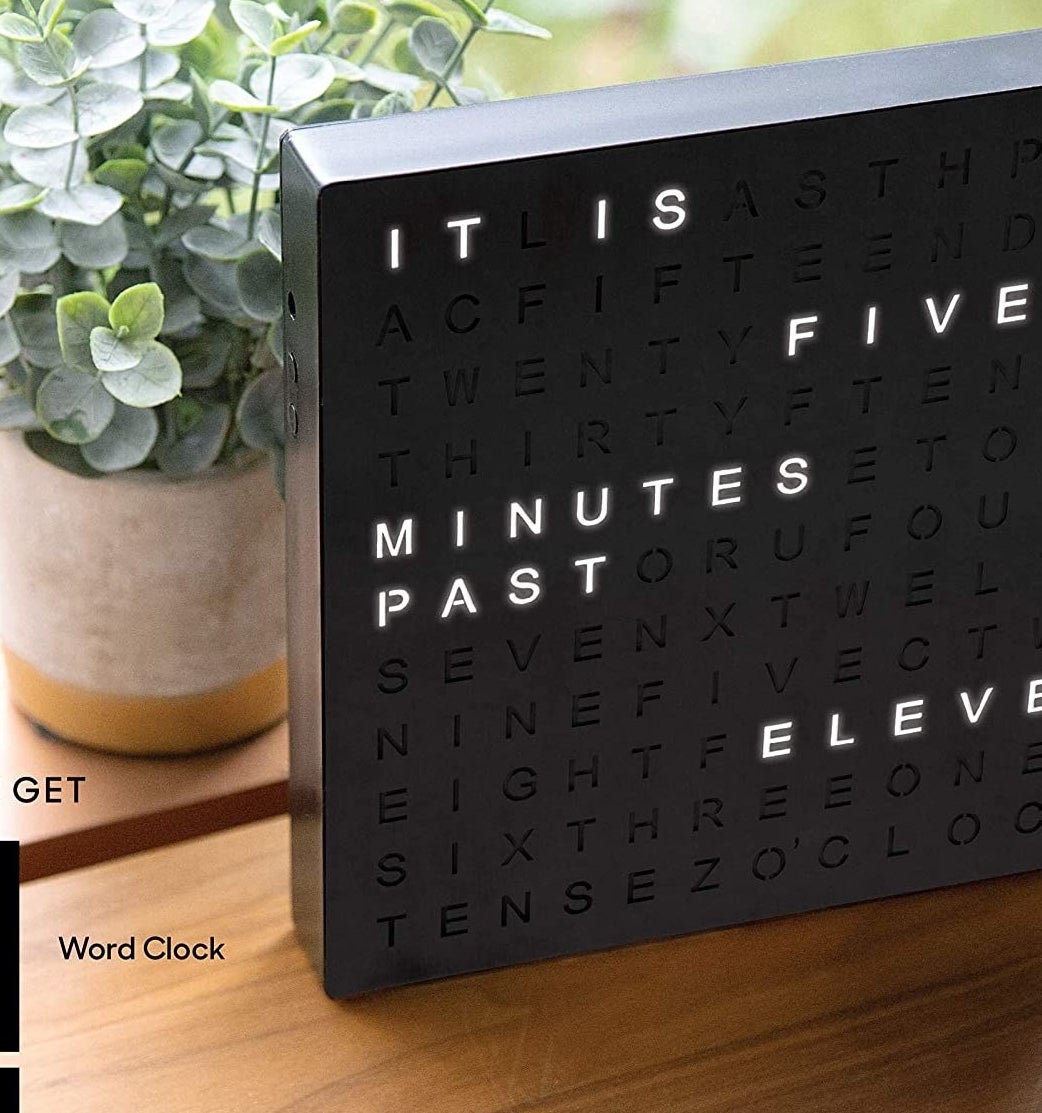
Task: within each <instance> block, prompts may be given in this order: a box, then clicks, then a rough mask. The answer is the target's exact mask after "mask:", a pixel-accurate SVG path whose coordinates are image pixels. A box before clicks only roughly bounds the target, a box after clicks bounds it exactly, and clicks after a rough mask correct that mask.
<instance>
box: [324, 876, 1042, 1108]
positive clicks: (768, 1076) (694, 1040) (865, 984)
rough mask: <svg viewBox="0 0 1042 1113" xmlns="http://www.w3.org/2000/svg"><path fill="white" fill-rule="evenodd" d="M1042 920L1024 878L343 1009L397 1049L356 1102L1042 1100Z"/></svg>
mask: <svg viewBox="0 0 1042 1113" xmlns="http://www.w3.org/2000/svg"><path fill="white" fill-rule="evenodd" d="M1040 914H1042V876H1039V875H1024V876H1021V877H1016V878H1007V879H1002V880H998V881H990V882H983V883H979V884H975V885H967V886H961V887H957V888H953V889H948V890H942V891H939V892H936V893H932V894H924V895H917V896H910V897H899V898H894V899H890V900H886V901H877V902H873V903H870V904H864V905H857V906H852V907H849V908H842V909H836V910H831V911H825V912H816V913H811V914H808V915H804V916H796V917H790V918H786V919H780V920H774V921H768V922H764V923H760V924H753V925H750V926H746V927H740V928H734V929H730V930H726V931H718V932H713V933H707V934H703V935H697V936H690V937H685V938H681V939H673V940H667V941H664V942H658V943H652V944H643V945H637V946H633V947H627V948H623V949H619V950H615V951H608V952H602V953H599V954H595V955H588V956H580V957H569V958H564V959H557V960H551V961H548V962H542V963H536V964H532V965H529V966H524V967H515V968H511V969H507V970H500V971H494V972H491V973H486V974H478V975H471V976H468V977H462V978H457V979H453V980H450V981H446V982H440V983H431V984H428V985H422V986H413V987H408V988H405V989H399V990H393V991H388V992H386V993H381V994H374V995H372V996H369V997H366V998H359V999H356V1000H353V1001H346V1002H341V1003H339V1004H338V1005H336V1006H334V1007H335V1008H338V1009H340V1010H342V1011H343V1012H344V1013H345V1014H348V1015H349V1016H350V1018H351V1024H352V1027H355V1026H358V1025H360V1026H361V1027H362V1028H363V1029H364V1030H365V1038H366V1042H370V1041H371V1042H372V1043H373V1044H374V1046H375V1048H377V1049H379V1054H378V1056H377V1059H378V1061H377V1062H374V1063H373V1065H372V1066H370V1067H368V1068H367V1069H364V1070H362V1071H361V1072H355V1073H353V1074H352V1076H351V1077H350V1078H345V1079H344V1080H343V1085H342V1086H338V1087H336V1090H337V1095H338V1097H340V1098H342V1099H343V1100H344V1101H345V1102H347V1103H348V1104H346V1105H345V1106H344V1108H352V1109H354V1108H359V1109H362V1108H364V1109H366V1110H382V1109H384V1108H387V1109H391V1108H416V1109H419V1108H424V1109H427V1110H433V1111H440V1110H443V1109H444V1110H449V1109H455V1110H464V1109H465V1110H468V1111H477V1113H484V1111H491V1110H496V1111H507V1110H512V1111H518V1113H520V1111H522V1110H526V1111H528V1110H546V1111H551V1110H552V1111H564V1110H568V1111H570V1113H572V1111H601V1110H611V1111H613V1113H629V1111H631V1110H632V1111H637V1110H640V1111H641V1113H657V1111H666V1110H692V1111H699V1113H701V1111H716V1110H737V1109H752V1108H755V1109H757V1110H770V1111H775V1110H777V1111H790V1110H792V1111H796V1110H801V1111H805V1110H810V1109H825V1108H828V1109H830V1110H840V1111H842V1110H851V1111H853V1110H866V1109H890V1110H895V1109H900V1110H905V1109H908V1110H917V1109H930V1110H946V1111H947V1110H964V1109H965V1110H967V1111H969V1110H975V1111H979V1110H1029V1109H1038V1108H1042V1069H1040V1066H1039V1064H1040V1062H1042V1054H1040V1052H1042V958H1040V956H1039V953H1038V946H1037V940H1038V925H1039V921H1040ZM345 1019H346V1017H345ZM391 1093H393V1095H394V1101H393V1103H386V1098H387V1096H388V1095H389V1094H391ZM352 1101H353V1104H352Z"/></svg>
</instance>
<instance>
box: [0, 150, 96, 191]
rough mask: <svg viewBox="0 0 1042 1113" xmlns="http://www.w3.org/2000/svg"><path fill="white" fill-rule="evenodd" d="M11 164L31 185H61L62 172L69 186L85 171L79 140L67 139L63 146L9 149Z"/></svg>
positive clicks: (85, 164)
mask: <svg viewBox="0 0 1042 1113" xmlns="http://www.w3.org/2000/svg"><path fill="white" fill-rule="evenodd" d="M11 165H12V166H13V167H14V168H15V170H17V171H18V173H19V174H20V175H21V176H22V177H23V178H24V179H25V180H26V181H27V182H32V183H33V185H38V186H45V187H46V188H48V189H61V188H63V187H64V185H65V181H66V175H68V178H69V185H70V186H75V185H79V183H80V182H81V181H82V180H83V176H84V175H85V174H86V173H87V151H86V149H85V147H84V146H83V144H82V143H79V142H77V143H70V144H69V145H68V146H66V147H54V148H52V149H51V150H49V151H29V150H17V151H12V152H11ZM70 166H71V168H72V173H71V174H69V168H70Z"/></svg>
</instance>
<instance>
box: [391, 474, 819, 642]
mask: <svg viewBox="0 0 1042 1113" xmlns="http://www.w3.org/2000/svg"><path fill="white" fill-rule="evenodd" d="M811 474H812V465H811V461H810V460H809V459H808V458H807V457H806V456H800V455H792V456H786V457H785V458H784V459H782V460H779V461H778V463H777V465H776V467H775V470H774V478H773V484H772V486H773V490H774V493H775V495H776V496H777V497H779V498H782V499H793V498H798V497H799V496H801V495H804V494H806V492H807V491H808V490H809V488H810V485H811ZM676 482H677V480H676V477H675V476H672V475H663V476H657V477H653V478H650V479H645V480H643V481H642V482H641V488H642V490H643V491H645V492H646V496H647V508H648V515H649V517H651V518H663V517H665V516H666V514H667V509H668V504H669V501H670V499H669V495H670V490H671V488H673V487H674V486H675V485H676ZM746 485H747V476H746V469H745V467H744V465H742V464H731V465H727V466H725V467H717V468H713V469H712V470H711V471H710V472H709V475H708V479H707V484H706V502H707V505H708V507H709V508H710V509H713V510H722V509H725V508H727V507H735V506H741V505H743V503H744V502H745V499H746ZM571 516H572V519H573V522H574V524H575V525H576V526H577V527H578V528H579V529H581V530H593V529H597V528H599V527H601V526H604V525H606V524H607V523H608V521H609V520H610V519H611V516H612V488H611V487H609V486H601V487H599V488H597V489H596V491H595V492H594V491H590V490H587V489H579V490H577V491H576V492H575V493H574V497H573V500H572V507H571ZM548 518H549V515H548V511H547V500H546V498H544V497H543V496H537V497H534V498H530V499H527V500H520V499H515V500H513V501H511V502H509V503H508V504H507V507H506V515H505V523H504V530H505V535H506V537H507V539H508V540H510V541H520V540H521V539H522V538H527V537H535V538H539V537H542V536H543V535H544V533H545V532H546V529H547V525H548ZM449 525H450V533H451V542H452V547H453V548H454V549H456V550H460V551H462V550H465V549H466V548H467V547H468V545H469V542H470V533H471V521H470V514H469V513H468V512H467V511H466V510H465V509H458V510H455V511H453V512H452V514H451V515H450V523H449ZM417 547H418V527H417V521H416V518H415V517H413V516H408V517H404V518H401V519H399V520H398V521H396V522H391V521H379V522H376V523H375V524H374V526H373V529H372V556H373V559H374V560H376V561H380V562H382V561H393V560H403V559H406V558H409V557H412V556H415V555H416V553H417ZM607 563H608V555H607V553H596V554H593V555H589V556H581V557H577V558H576V559H575V560H574V561H573V567H574V569H575V571H576V574H577V576H578V581H579V590H580V592H581V593H582V594H583V595H595V594H596V593H597V590H598V587H599V584H600V573H601V572H602V570H603V568H604V566H605V565H606V564H607ZM542 595H543V584H542V573H541V571H540V569H539V568H538V567H535V566H534V565H523V566H521V567H518V568H515V569H513V570H512V571H511V572H510V575H509V590H508V592H507V596H506V598H507V602H508V603H509V604H510V605H511V606H512V607H529V606H531V605H532V604H534V603H537V602H538V601H539V599H540V598H541V597H542ZM412 603H413V592H412V590H411V589H410V588H408V587H403V586H393V587H386V588H383V589H382V590H380V591H379V592H378V593H377V599H376V625H377V626H378V627H379V628H380V629H385V628H386V627H387V626H389V625H390V623H391V621H392V619H393V618H394V617H395V616H398V615H403V614H405V612H407V611H408V610H409V609H410V608H411V606H412ZM457 613H460V614H467V615H471V616H473V615H477V614H478V613H479V606H478V601H477V598H476V595H475V592H474V589H473V587H472V586H471V584H470V581H469V580H468V579H467V577H466V576H456V577H455V578H454V579H453V580H452V583H451V584H450V585H449V588H448V590H447V591H446V593H445V595H444V597H443V599H442V602H441V604H440V606H439V615H440V617H441V618H442V619H448V618H451V617H452V616H453V615H455V614H457Z"/></svg>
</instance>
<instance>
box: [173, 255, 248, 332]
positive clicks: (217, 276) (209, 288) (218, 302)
mask: <svg viewBox="0 0 1042 1113" xmlns="http://www.w3.org/2000/svg"><path fill="white" fill-rule="evenodd" d="M235 270H236V267H235V264H234V263H217V262H215V261H214V260H213V259H204V258H203V257H202V256H201V255H191V256H189V257H188V258H187V259H186V260H185V261H184V276H185V279H186V280H187V282H188V285H189V286H191V287H192V289H193V290H194V291H195V292H196V293H197V294H198V295H199V297H200V298H202V300H203V301H204V302H205V303H206V310H207V312H208V314H209V315H210V316H213V317H223V318H232V319H234V318H236V317H241V316H242V315H243V308H242V303H241V302H240V301H239V288H238V286H237V284H236V281H235Z"/></svg>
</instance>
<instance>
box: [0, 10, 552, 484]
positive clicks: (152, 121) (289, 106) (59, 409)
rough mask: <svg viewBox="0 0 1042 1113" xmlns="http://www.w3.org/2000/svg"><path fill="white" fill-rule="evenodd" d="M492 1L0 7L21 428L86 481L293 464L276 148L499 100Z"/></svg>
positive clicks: (3, 237)
mask: <svg viewBox="0 0 1042 1113" xmlns="http://www.w3.org/2000/svg"><path fill="white" fill-rule="evenodd" d="M482 34H514V35H524V36H532V37H535V38H547V37H549V36H548V32H546V31H545V30H543V29H542V28H540V27H537V26H535V25H533V24H531V23H529V22H527V21H525V20H523V19H521V18H519V17H518V16H515V15H513V14H511V13H509V12H507V11H504V10H502V9H500V8H497V7H494V6H493V5H492V3H478V2H476V0H439V2H433V0H383V2H382V3H358V2H355V0H340V2H339V3H336V2H335V0H325V2H324V3H323V2H316V0H281V3H267V4H261V3H255V2H253V0H231V2H230V4H227V5H220V6H219V8H218V10H216V11H215V4H214V0H112V2H111V4H109V3H105V2H103V0H78V2H77V0H73V2H72V3H68V4H67V2H66V0H42V2H41V3H39V5H38V6H37V5H36V4H35V3H33V2H31V0H17V2H16V3H15V4H14V5H13V7H12V8H11V10H7V11H3V12H2V13H0V133H2V137H3V138H2V142H0V368H2V369H3V370H2V371H0V429H22V430H25V436H26V439H27V441H28V443H29V445H30V447H31V448H32V449H33V450H34V451H35V452H37V453H38V454H39V455H41V456H43V457H44V458H46V459H48V460H50V461H51V462H53V463H55V464H58V465H60V466H62V467H65V468H68V469H71V470H73V471H76V472H78V473H80V474H88V475H96V474H99V473H107V472H116V471H122V470H126V469H130V468H138V467H146V468H158V469H160V470H162V471H163V472H164V473H166V474H167V475H169V476H171V477H184V476H189V475H193V474H196V473H198V472H201V471H203V470H205V469H207V468H209V467H211V466H212V465H214V464H216V463H223V462H237V461H243V460H246V459H249V458H252V457H254V456H256V455H257V454H258V453H260V452H270V453H272V454H273V455H274V457H275V459H276V463H277V465H278V466H279V472H280V474H281V459H282V449H283V417H282V378H281V369H280V368H281V362H282V295H281V233H280V220H279V210H278V145H279V138H280V136H281V135H282V133H283V132H284V131H285V130H286V129H287V128H288V127H290V126H291V125H295V124H306V123H319V122H327V121H334V120H359V119H362V118H364V117H368V116H383V115H390V114H393V113H402V112H412V111H416V110H418V109H422V108H427V107H431V106H434V105H436V104H464V103H471V102H474V101H479V100H482V99H484V98H486V97H487V96H489V95H491V93H492V90H491V89H490V87H489V86H488V84H487V83H485V84H482V83H480V82H478V83H473V84H471V83H468V82H466V81H465V80H464V61H465V55H466V52H467V50H468V48H469V47H470V46H471V44H472V43H473V42H474V40H475V38H476V37H477V36H479V35H482Z"/></svg>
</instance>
